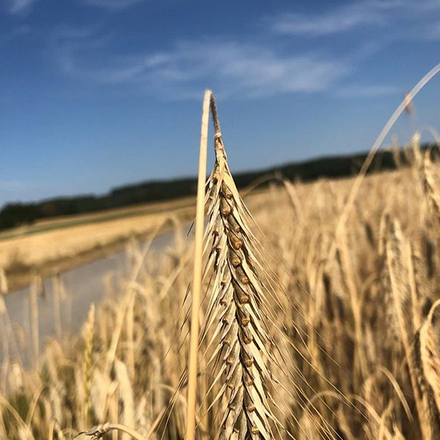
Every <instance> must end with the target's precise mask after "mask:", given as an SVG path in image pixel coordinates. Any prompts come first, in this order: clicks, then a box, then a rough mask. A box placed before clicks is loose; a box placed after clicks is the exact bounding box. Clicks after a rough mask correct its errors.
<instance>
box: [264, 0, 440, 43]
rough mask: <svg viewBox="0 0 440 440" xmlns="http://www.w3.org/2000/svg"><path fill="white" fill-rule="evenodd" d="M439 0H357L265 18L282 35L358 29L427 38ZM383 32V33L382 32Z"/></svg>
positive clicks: (333, 33)
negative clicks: (312, 11) (307, 11)
mask: <svg viewBox="0 0 440 440" xmlns="http://www.w3.org/2000/svg"><path fill="white" fill-rule="evenodd" d="M438 12H440V1H439V0H417V1H413V0H360V1H359V0H357V1H355V2H352V3H350V4H348V5H346V6H342V7H339V8H334V7H333V8H330V9H327V10H325V11H324V12H320V13H307V14H305V13H295V12H294V13H282V14H279V15H276V16H274V17H270V18H267V19H266V26H267V27H268V28H269V29H270V30H271V31H272V32H274V33H276V34H279V35H293V36H303V37H324V36H332V35H338V34H343V33H347V32H350V31H354V30H359V29H368V30H373V31H374V33H375V34H380V33H382V34H383V35H387V36H388V37H389V36H390V35H389V34H390V33H391V34H393V38H399V37H400V39H414V38H417V39H424V38H425V34H426V33H427V32H428V33H429V32H430V31H429V28H430V26H431V25H433V24H434V25H435V23H436V20H438V19H439V17H438ZM381 31H382V32H381Z"/></svg>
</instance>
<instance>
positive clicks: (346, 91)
mask: <svg viewBox="0 0 440 440" xmlns="http://www.w3.org/2000/svg"><path fill="white" fill-rule="evenodd" d="M396 93H402V89H400V88H398V87H396V86H389V85H365V84H350V85H344V86H342V87H340V88H338V89H337V90H335V91H334V95H335V96H337V97H338V98H378V97H381V96H389V95H394V94H396Z"/></svg>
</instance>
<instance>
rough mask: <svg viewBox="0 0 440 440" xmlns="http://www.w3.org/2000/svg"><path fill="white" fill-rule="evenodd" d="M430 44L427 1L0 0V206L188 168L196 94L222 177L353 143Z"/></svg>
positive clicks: (435, 51) (436, 93)
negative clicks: (218, 141) (211, 129)
mask: <svg viewBox="0 0 440 440" xmlns="http://www.w3.org/2000/svg"><path fill="white" fill-rule="evenodd" d="M439 43H440V0H418V1H414V0H383V1H379V0H369V1H329V0H325V1H323V0H321V1H314V0H304V1H295V2H293V1H277V0H273V1H271V2H268V1H267V0H264V1H263V0H252V1H248V2H244V1H243V2H237V1H236V0H235V1H231V0H222V1H221V2H219V1H211V0H193V1H192V0H160V1H159V0H2V1H1V3H0V143H1V156H0V205H1V204H3V203H5V202H7V201H12V200H26V201H27V200H35V199H41V198H47V197H51V196H55V195H59V194H63V195H69V194H77V193H91V192H95V193H102V192H105V191H107V190H108V189H109V188H111V187H114V186H117V185H121V184H125V183H131V182H136V181H141V180H148V179H156V178H169V177H176V176H188V175H195V174H196V169H197V155H198V143H199V133H200V117H201V103H202V97H203V90H204V89H205V88H206V87H209V88H212V89H213V90H214V93H215V95H216V96H217V101H218V106H219V111H220V117H221V121H222V128H223V135H224V140H225V144H226V148H227V150H228V155H229V159H230V162H231V168H232V169H233V170H246V169H253V168H259V167H266V166H270V165H274V164H279V163H283V162H286V161H301V160H305V159H308V158H312V157H317V156H321V155H332V154H340V153H348V152H352V151H362V150H367V149H369V148H370V146H371V144H372V142H373V141H374V139H375V137H376V136H377V134H378V133H379V131H380V129H381V128H382V126H383V124H385V122H386V120H387V119H388V117H389V116H390V114H391V113H392V112H393V110H394V109H395V107H396V106H397V105H398V104H399V102H400V100H401V99H402V96H403V93H404V92H405V91H406V90H409V89H410V88H411V87H412V86H413V85H414V84H415V83H416V82H417V81H418V80H419V79H420V77H421V76H423V75H424V74H425V73H426V72H427V71H428V70H429V69H431V68H432V67H433V66H434V65H435V64H437V63H438V62H440V50H439V47H440V46H439ZM439 98H440V78H438V79H434V81H433V82H432V83H431V84H430V85H429V86H428V87H427V88H426V89H425V90H424V91H422V92H421V94H420V95H419V96H418V97H417V99H416V101H415V109H416V114H417V121H413V122H410V121H409V120H408V118H407V117H404V118H402V119H401V120H400V121H399V123H398V124H397V125H396V126H395V128H394V130H393V133H394V134H396V135H397V136H398V138H399V140H400V141H401V142H404V141H407V140H408V138H409V137H410V134H411V130H413V129H414V128H415V127H416V126H418V127H425V126H433V127H440V117H439V111H438V110H439V109H438V103H439V102H440V100H439ZM426 136H428V135H426ZM427 139H428V137H427Z"/></svg>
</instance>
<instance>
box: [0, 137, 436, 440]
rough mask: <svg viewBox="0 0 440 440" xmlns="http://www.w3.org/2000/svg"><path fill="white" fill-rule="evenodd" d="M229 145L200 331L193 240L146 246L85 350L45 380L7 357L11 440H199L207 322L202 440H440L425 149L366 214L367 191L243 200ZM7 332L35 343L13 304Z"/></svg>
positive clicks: (49, 367) (218, 175)
mask: <svg viewBox="0 0 440 440" xmlns="http://www.w3.org/2000/svg"><path fill="white" fill-rule="evenodd" d="M214 142H215V150H216V162H215V166H214V170H213V172H212V174H211V176H210V178H209V179H208V183H207V187H206V188H207V197H206V205H207V211H208V212H207V227H206V230H205V236H204V239H203V242H202V244H203V251H204V252H203V256H204V258H203V259H202V260H201V261H203V263H204V266H203V268H204V269H203V277H201V278H200V280H201V301H200V303H199V307H200V310H199V312H198V313H195V314H194V315H193V322H191V320H190V319H189V318H190V315H191V313H190V312H191V310H190V309H191V307H190V300H191V299H192V298H191V297H192V293H193V291H194V290H193V289H192V286H193V285H194V284H192V283H193V269H194V261H193V258H192V257H193V255H194V242H193V240H192V239H188V240H187V241H186V242H184V241H181V240H179V239H176V245H175V248H174V249H172V250H170V251H168V252H165V253H163V254H162V255H160V256H153V255H149V254H148V253H147V254H146V255H145V254H144V253H143V252H142V251H140V250H139V248H137V247H136V246H132V247H131V248H130V250H129V257H130V261H132V262H133V271H132V275H131V276H130V277H128V278H127V279H126V280H122V281H121V284H120V286H119V290H120V293H121V294H120V296H119V297H118V298H114V297H109V298H108V299H107V300H106V301H105V302H104V303H103V304H101V305H99V306H98V307H97V309H96V313H94V310H93V309H92V310H91V312H90V314H89V318H88V320H87V323H86V324H85V326H84V331H83V334H82V335H80V336H77V337H74V338H70V339H68V340H65V341H60V342H56V341H48V342H47V344H46V349H45V350H44V352H43V353H42V355H41V356H40V357H39V360H38V362H37V363H36V364H35V367H34V368H33V369H32V370H30V371H25V370H24V369H23V368H22V367H21V365H20V361H19V359H13V358H12V357H7V358H6V361H5V363H4V366H3V372H2V376H1V377H2V380H1V383H0V386H1V389H0V391H1V394H0V414H1V417H0V438H1V439H3V438H4V439H10V440H15V439H17V440H24V439H26V440H39V439H57V440H59V439H69V438H73V437H74V436H75V435H76V434H77V433H78V432H81V433H82V434H80V436H79V438H81V439H90V438H92V439H97V438H100V437H102V436H104V438H108V439H110V438H112V439H113V440H117V439H124V440H125V439H128V438H129V436H133V437H134V438H137V439H140V440H145V439H164V440H175V439H180V438H183V437H184V436H185V433H186V426H187V423H188V416H187V414H188V413H189V414H190V415H191V410H190V411H187V407H188V400H187V397H186V396H187V393H188V368H187V367H188V362H187V360H188V352H189V337H188V335H189V332H190V327H191V324H194V319H198V321H199V322H200V328H201V332H200V336H199V337H198V339H197V348H198V357H197V358H196V360H197V371H198V374H196V375H195V378H196V382H197V390H198V392H197V394H195V408H196V410H195V412H194V420H195V425H194V429H195V438H196V439H198V440H199V439H200V440H202V439H203V440H207V439H228V440H229V439H234V440H235V439H237V440H239V439H240V440H241V439H243V440H248V439H251V440H262V439H291V438H295V439H301V440H305V439H310V440H315V439H326V440H327V439H328V440H330V439H343V440H352V439H361V440H372V439H386V440H393V439H406V440H416V439H423V440H434V439H437V438H439V433H440V429H439V427H440V418H439V406H440V405H439V401H440V398H439V392H438V387H439V368H440V337H439V331H438V319H439V318H438V313H439V307H438V306H439V304H440V299H439V297H440V292H439V290H438V285H439V283H440V221H439V218H438V215H437V214H438V212H437V206H436V201H437V200H438V193H439V191H440V187H439V185H438V184H437V183H436V179H435V176H438V175H439V172H440V167H439V165H438V164H437V163H436V162H433V161H432V160H431V159H429V160H428V159H426V161H425V160H423V158H422V156H421V152H420V151H419V146H418V144H417V138H415V142H414V143H413V145H412V146H410V147H408V149H407V150H406V152H405V153H406V154H407V155H408V156H409V157H411V158H412V163H413V166H412V168H411V169H409V168H401V169H399V170H398V171H396V172H388V173H382V174H380V175H373V176H367V177H365V178H364V180H363V182H362V185H356V197H355V198H354V199H353V198H352V197H351V195H352V194H353V192H352V188H353V179H342V180H335V181H329V180H321V181H318V182H315V183H313V184H301V183H293V182H285V181H284V182H283V181H282V179H278V180H277V181H276V182H273V183H272V184H271V187H270V190H269V191H267V192H265V193H261V194H259V195H258V196H255V197H252V198H250V199H249V198H245V199H244V200H243V199H242V198H241V197H240V195H239V193H238V191H237V189H236V187H235V184H234V180H233V176H232V174H231V172H230V170H229V166H228V162H227V158H226V153H225V149H224V145H223V141H222V138H221V135H219V132H218V130H217V132H216V136H215V141H214ZM356 182H359V180H357V181H356ZM350 200H352V202H350V203H352V208H353V209H351V210H347V209H346V207H347V201H350ZM250 212H252V215H251V214H250ZM341 214H344V216H345V217H344V222H343V223H341ZM341 224H342V227H341ZM195 272H197V270H196V271H195ZM188 286H190V288H188ZM72 294H74V292H72ZM194 316H195V318H194ZM33 318H34V319H37V318H38V310H35V313H34V314H33ZM84 318H85V317H84ZM34 325H35V324H34ZM0 330H1V331H2V332H3V334H6V335H9V336H8V337H12V336H17V335H18V334H19V329H16V328H12V329H11V325H10V321H9V318H8V315H7V310H6V308H5V307H4V304H2V305H1V308H0ZM37 336H38V335H35V334H34V337H37ZM31 345H32V344H31ZM33 346H34V347H35V346H38V344H33ZM36 355H37V354H36ZM92 425H95V428H92Z"/></svg>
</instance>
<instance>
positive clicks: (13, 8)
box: [9, 0, 37, 14]
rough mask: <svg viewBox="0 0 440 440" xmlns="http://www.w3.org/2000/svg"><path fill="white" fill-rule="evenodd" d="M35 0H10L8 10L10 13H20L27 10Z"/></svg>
mask: <svg viewBox="0 0 440 440" xmlns="http://www.w3.org/2000/svg"><path fill="white" fill-rule="evenodd" d="M36 1H37V0H11V1H10V8H9V12H10V13H11V14H21V13H23V12H26V11H28V10H29V9H30V8H31V6H32V5H33V4H34V3H35V2H36Z"/></svg>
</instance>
